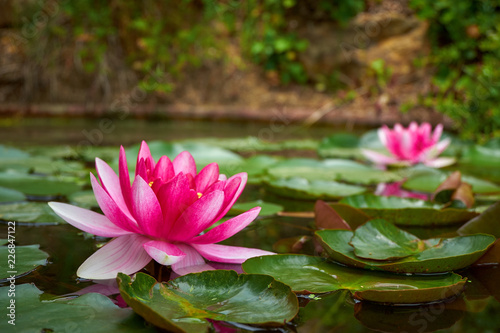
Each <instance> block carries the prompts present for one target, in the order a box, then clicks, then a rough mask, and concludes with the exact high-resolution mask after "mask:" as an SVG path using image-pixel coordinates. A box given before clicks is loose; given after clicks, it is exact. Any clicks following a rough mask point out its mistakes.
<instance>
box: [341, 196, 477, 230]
mask: <svg viewBox="0 0 500 333" xmlns="http://www.w3.org/2000/svg"><path fill="white" fill-rule="evenodd" d="M339 202H340V203H343V204H347V205H350V206H352V207H355V208H358V209H360V210H362V211H363V213H365V214H366V215H368V216H369V217H371V218H372V219H379V218H380V219H384V220H386V221H389V222H391V223H394V224H398V225H409V226H440V225H449V224H455V223H464V222H467V221H469V220H470V219H472V218H474V217H476V216H478V215H479V213H477V212H475V211H471V210H467V209H461V208H441V207H442V205H439V204H434V203H432V202H429V201H425V200H419V199H413V198H399V197H383V196H376V195H373V194H366V195H356V196H350V197H345V198H344V199H342V200H340V201H339ZM348 222H349V221H348Z"/></svg>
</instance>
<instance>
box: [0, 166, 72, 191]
mask: <svg viewBox="0 0 500 333" xmlns="http://www.w3.org/2000/svg"><path fill="white" fill-rule="evenodd" d="M0 186H2V187H7V188H11V189H14V190H17V191H20V192H23V193H24V194H27V195H35V196H55V195H67V194H70V193H73V192H76V191H78V190H79V189H80V185H78V184H76V183H74V182H68V181H63V180H58V179H57V178H53V177H42V176H36V175H28V174H23V173H17V172H0Z"/></svg>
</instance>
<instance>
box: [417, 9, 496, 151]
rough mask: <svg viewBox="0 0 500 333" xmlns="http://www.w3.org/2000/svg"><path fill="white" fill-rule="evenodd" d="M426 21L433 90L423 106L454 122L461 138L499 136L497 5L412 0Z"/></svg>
mask: <svg viewBox="0 0 500 333" xmlns="http://www.w3.org/2000/svg"><path fill="white" fill-rule="evenodd" d="M410 5H411V6H412V7H413V8H414V9H415V10H416V11H417V14H418V15H419V16H420V17H421V18H424V19H427V20H428V21H429V22H430V28H429V35H430V38H431V42H432V46H433V51H432V55H431V57H430V59H429V60H430V62H431V64H432V65H434V66H435V67H436V73H435V75H434V78H433V85H434V86H435V91H434V92H432V93H431V94H430V95H429V96H427V97H426V98H425V99H423V101H422V102H423V104H424V105H428V106H434V105H436V106H437V109H438V110H439V111H441V112H443V113H444V114H446V115H448V116H449V117H450V118H452V119H453V120H455V123H456V124H457V127H458V126H459V128H460V132H461V133H462V136H463V137H467V138H474V139H476V140H479V141H483V142H484V141H487V140H488V139H489V138H492V137H494V136H495V135H498V134H499V133H500V109H499V108H498V105H499V102H500V24H499V22H500V3H498V1H495V0H484V1H483V0H474V1H453V0H439V1H426V0H412V1H411V2H410Z"/></svg>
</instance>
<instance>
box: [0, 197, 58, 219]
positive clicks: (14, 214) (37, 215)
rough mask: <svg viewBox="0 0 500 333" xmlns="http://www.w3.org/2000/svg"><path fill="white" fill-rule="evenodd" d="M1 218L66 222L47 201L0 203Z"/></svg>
mask: <svg viewBox="0 0 500 333" xmlns="http://www.w3.org/2000/svg"><path fill="white" fill-rule="evenodd" d="M0 220H2V221H16V222H21V223H40V224H58V223H66V222H65V221H64V220H63V219H61V218H60V217H59V216H57V215H56V213H54V211H53V210H52V209H51V208H50V207H49V205H47V203H46V202H18V203H10V204H1V205H0Z"/></svg>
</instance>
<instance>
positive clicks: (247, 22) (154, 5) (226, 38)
mask: <svg viewBox="0 0 500 333" xmlns="http://www.w3.org/2000/svg"><path fill="white" fill-rule="evenodd" d="M313 2H314V4H311V3H310V1H305V0H251V1H233V0H228V1H217V0H184V1H173V0H166V1H161V2H153V1H131V0H117V1H112V2H107V1H90V0H75V1H64V2H61V4H58V6H59V7H58V11H57V13H56V14H54V19H52V20H51V21H50V22H49V24H48V25H47V29H46V31H47V32H48V34H47V35H45V36H48V38H49V39H50V41H51V45H53V46H54V48H55V50H54V55H53V57H52V58H53V59H57V57H60V58H62V57H67V56H70V58H72V59H76V61H77V62H78V63H79V65H80V66H81V67H82V68H83V70H84V71H85V72H87V73H88V74H89V75H99V76H103V77H105V76H106V75H107V74H109V72H110V71H111V70H112V68H111V66H112V65H110V62H111V61H112V60H111V59H106V57H107V56H109V55H107V53H109V51H110V50H111V49H113V50H114V51H117V50H118V53H120V52H123V54H126V56H127V58H126V61H127V62H128V66H130V67H131V68H132V69H134V70H135V71H136V72H137V73H138V74H139V75H140V77H141V81H140V82H139V87H140V88H142V89H143V90H145V91H159V92H164V93H168V92H170V91H172V89H173V87H174V84H173V82H174V81H175V80H178V79H180V78H182V76H183V75H186V72H187V71H188V70H189V69H191V68H197V67H201V66H203V65H205V64H207V63H208V62H210V61H220V62H225V63H233V65H236V66H241V65H242V63H241V61H240V59H239V58H238V57H233V56H232V52H231V51H229V47H228V43H234V42H236V43H239V44H240V45H239V46H240V47H241V49H242V51H243V53H244V55H245V56H247V57H248V58H249V59H251V60H252V61H253V62H255V63H257V64H259V65H261V66H263V68H264V70H265V71H266V72H274V73H276V75H277V76H278V77H279V79H280V81H281V82H282V83H285V84H286V83H289V82H298V83H305V82H307V81H308V80H309V77H308V75H307V73H306V72H305V70H304V67H303V66H302V64H301V63H300V61H299V60H298V54H299V53H300V52H303V51H304V50H306V48H307V47H308V42H307V41H306V40H304V39H301V38H299V37H298V36H297V35H296V34H295V33H294V31H293V30H294V27H293V25H294V24H295V25H296V24H297V19H298V18H299V19H300V17H301V16H302V17H303V18H304V19H306V20H308V19H309V15H308V14H307V12H306V14H304V13H303V11H304V8H306V10H310V8H315V9H314V10H315V11H320V12H321V15H322V19H323V17H324V18H326V19H328V20H332V21H334V22H338V23H339V24H345V23H346V22H347V21H348V20H349V19H350V18H351V17H353V16H354V15H356V14H357V13H358V12H360V11H361V10H363V9H364V6H365V4H364V1H363V0H351V1H348V2H345V1H333V2H332V1H329V0H316V1H313ZM47 6H48V5H47V4H41V5H40V4H37V5H33V8H31V9H23V11H24V13H23V15H22V16H24V17H31V16H32V15H29V14H27V13H28V12H35V13H36V12H37V11H38V12H40V11H42V10H46V8H45V7H47ZM311 6H313V7H311ZM40 7H41V8H40ZM294 22H295V23H294ZM233 37H236V38H233ZM39 38H40V35H38V36H36V37H35V38H34V40H33V42H34V43H33V45H34V46H35V47H36V45H39V44H40V43H39V40H38V39H39ZM44 38H45V37H44ZM60 45H71V46H72V47H74V49H71V50H69V49H66V50H64V51H65V52H63V50H62V49H61V50H59V49H58V48H59V46H60ZM68 51H71V52H73V54H71V55H70V54H69V53H68ZM34 53H35V52H34ZM236 58H238V59H236ZM55 62H56V63H57V61H55Z"/></svg>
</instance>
